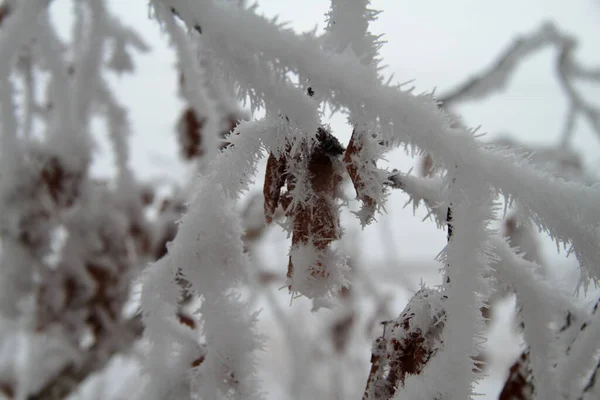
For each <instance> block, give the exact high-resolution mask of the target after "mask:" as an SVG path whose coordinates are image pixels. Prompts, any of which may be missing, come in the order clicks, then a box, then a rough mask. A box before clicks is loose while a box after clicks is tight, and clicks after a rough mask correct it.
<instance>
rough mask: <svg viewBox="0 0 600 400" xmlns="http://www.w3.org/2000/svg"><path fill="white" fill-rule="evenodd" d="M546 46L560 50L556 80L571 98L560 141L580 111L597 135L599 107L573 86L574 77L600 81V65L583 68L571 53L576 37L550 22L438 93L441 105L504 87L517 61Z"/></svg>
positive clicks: (567, 132)
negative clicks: (491, 62) (489, 65)
mask: <svg viewBox="0 0 600 400" xmlns="http://www.w3.org/2000/svg"><path fill="white" fill-rule="evenodd" d="M547 46H552V47H555V48H557V49H558V51H559V55H558V58H557V60H556V70H557V75H558V80H559V82H560V84H561V87H562V88H563V90H564V92H565V94H566V95H567V97H568V99H569V102H570V111H569V117H568V123H567V124H566V126H565V130H564V132H563V139H562V142H563V144H566V143H568V140H569V138H570V135H571V131H572V128H573V120H574V118H575V116H576V115H577V114H581V115H583V116H584V117H585V118H586V119H587V120H588V121H589V123H590V125H591V126H592V128H593V129H594V130H595V132H596V133H597V134H598V135H599V136H600V108H599V107H597V106H593V105H591V104H589V103H588V102H587V101H586V100H585V99H583V97H582V96H581V95H580V94H579V93H578V92H577V90H576V89H575V81H576V80H577V79H579V80H587V81H593V82H597V83H600V68H586V67H584V66H582V65H580V64H579V63H578V62H577V61H576V60H575V58H574V56H573V53H574V50H575V48H576V46H577V41H576V39H575V38H573V37H572V36H569V35H567V34H565V33H563V32H561V31H560V30H558V29H557V28H556V26H554V24H552V23H545V24H543V25H542V26H541V28H539V29H538V30H537V31H535V32H533V33H531V34H530V35H527V36H522V37H519V38H517V39H516V40H515V41H514V42H513V44H512V45H511V46H509V47H508V48H507V49H506V50H505V51H504V52H503V53H502V54H501V55H500V56H499V57H498V59H497V60H496V61H495V62H494V63H493V64H492V66H491V67H490V68H488V69H487V70H485V71H484V72H482V73H480V74H479V75H476V76H474V77H472V78H470V79H469V80H468V81H466V82H464V83H462V84H459V85H457V87H455V88H454V89H452V90H450V91H448V92H447V93H444V94H442V95H441V96H439V98H438V101H439V102H440V105H441V106H442V107H444V108H449V107H452V106H455V105H457V104H459V103H462V102H465V101H470V100H478V99H482V98H484V97H486V96H489V95H491V94H492V93H494V92H498V91H501V90H503V89H504V88H505V87H506V86H507V84H508V81H509V79H510V77H511V75H512V74H513V73H514V71H515V69H516V68H517V67H518V66H519V64H520V63H521V62H523V61H524V60H525V59H526V58H527V57H528V56H530V55H531V54H533V53H535V52H536V51H538V50H541V49H543V48H545V47H547Z"/></svg>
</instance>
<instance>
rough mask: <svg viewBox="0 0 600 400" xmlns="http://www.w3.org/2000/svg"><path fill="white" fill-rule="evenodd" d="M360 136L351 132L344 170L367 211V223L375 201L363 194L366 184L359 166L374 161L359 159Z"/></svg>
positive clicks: (357, 132) (355, 130)
mask: <svg viewBox="0 0 600 400" xmlns="http://www.w3.org/2000/svg"><path fill="white" fill-rule="evenodd" d="M361 141H362V134H361V132H360V131H358V130H357V129H356V128H355V129H354V130H353V131H352V137H351V138H350V143H348V148H347V149H346V153H345V154H344V164H345V165H346V170H347V171H348V175H350V179H351V180H352V184H353V185H354V189H355V190H356V196H357V197H358V199H359V200H360V201H362V203H363V205H364V208H365V210H366V211H367V219H366V220H367V221H371V220H372V218H373V215H374V214H375V206H376V203H375V199H373V198H372V197H371V196H369V195H367V194H366V193H365V189H366V184H365V178H364V177H363V176H362V175H361V173H360V164H359V163H364V162H369V161H370V162H373V163H374V160H362V159H361V157H360V153H361V151H362V149H363V144H362V143H361Z"/></svg>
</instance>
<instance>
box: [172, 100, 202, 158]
mask: <svg viewBox="0 0 600 400" xmlns="http://www.w3.org/2000/svg"><path fill="white" fill-rule="evenodd" d="M204 123H205V121H204V119H199V118H198V117H197V116H196V113H195V112H194V110H193V109H192V108H191V107H188V108H186V109H185V110H184V111H183V113H182V114H181V116H180V117H179V122H178V124H177V128H178V129H177V130H178V133H179V145H180V146H181V154H182V155H183V157H184V158H185V159H187V160H191V159H194V158H196V157H200V156H202V154H203V151H202V148H201V146H202V128H203V126H204Z"/></svg>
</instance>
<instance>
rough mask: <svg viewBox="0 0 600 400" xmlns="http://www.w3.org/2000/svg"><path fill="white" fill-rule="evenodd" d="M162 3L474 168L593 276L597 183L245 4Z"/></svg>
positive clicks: (448, 159) (404, 136) (210, 33)
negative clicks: (454, 115)
mask: <svg viewBox="0 0 600 400" xmlns="http://www.w3.org/2000/svg"><path fill="white" fill-rule="evenodd" d="M162 2H163V3H164V4H167V5H168V6H170V7H174V8H175V9H177V10H178V14H179V15H181V16H182V18H183V19H184V20H185V21H186V23H187V24H188V26H189V27H190V28H192V27H193V26H195V25H200V26H202V32H203V36H206V38H207V40H209V41H210V40H218V41H219V43H221V44H222V45H223V46H222V47H228V46H230V47H231V48H236V49H245V51H247V52H252V53H253V54H261V57H264V58H265V59H277V60H278V61H279V64H283V65H285V66H286V67H287V70H288V71H291V72H295V73H297V74H298V76H299V77H301V78H302V79H305V80H307V81H310V82H311V85H313V86H314V88H315V90H316V91H321V92H323V93H326V94H327V97H326V101H327V102H328V103H330V104H331V105H332V106H333V107H341V106H343V107H346V108H348V109H352V108H353V107H358V105H359V104H363V107H364V108H365V109H366V110H368V113H369V115H370V118H371V119H378V121H379V124H380V129H381V134H382V138H383V139H384V140H387V141H389V142H391V143H405V144H407V145H411V146H416V147H419V148H420V149H422V150H423V151H425V152H427V153H430V154H432V155H434V156H435V159H436V160H437V161H439V162H440V163H441V164H442V165H444V166H446V167H448V166H450V167H453V166H454V165H456V163H459V164H460V165H461V166H463V167H464V168H465V169H473V170H475V171H477V174H478V175H479V176H480V179H482V180H483V181H485V182H487V183H489V184H490V185H492V186H493V187H495V188H496V189H498V190H500V191H501V192H502V194H503V195H504V196H505V197H510V198H515V199H519V200H520V202H521V204H523V205H524V207H525V208H526V209H527V210H528V211H529V212H530V215H531V216H532V218H533V220H534V221H535V222H536V224H537V225H538V226H539V227H541V228H543V229H545V230H547V231H548V233H549V234H550V235H551V236H552V237H553V238H554V239H555V240H556V241H557V242H560V243H565V244H567V243H569V244H571V245H572V246H573V251H574V253H575V254H576V255H577V257H578V259H579V260H580V262H581V264H582V270H583V271H584V273H585V274H587V276H585V277H584V278H583V281H582V283H583V284H584V285H586V284H587V282H588V281H589V279H592V280H594V281H596V280H598V279H599V278H600V269H599V268H598V267H597V266H598V265H600V260H599V259H598V257H600V256H599V254H600V245H598V240H597V229H598V226H599V224H600V210H598V207H597V204H599V201H600V190H598V189H597V188H592V187H585V186H582V185H579V184H575V183H565V182H561V181H558V180H556V179H551V178H550V177H549V176H548V175H547V174H546V173H544V172H541V171H538V170H536V169H534V168H532V167H531V166H530V165H529V163H528V162H527V161H526V160H522V159H519V158H515V157H514V156H513V155H512V153H507V152H501V151H490V150H489V149H485V148H483V147H482V146H479V145H478V144H477V142H476V141H475V140H474V138H473V133H472V132H469V131H467V130H465V129H464V128H462V127H460V126H454V127H451V121H450V120H449V119H448V117H447V116H446V115H444V114H443V113H442V112H441V111H440V110H439V108H438V104H437V103H436V102H435V101H434V100H433V99H432V97H431V96H429V95H421V96H414V95H413V94H412V93H410V92H403V91H401V90H399V88H397V87H390V86H386V85H384V84H383V83H382V82H381V79H380V78H379V77H378V75H377V73H376V71H374V70H373V69H372V68H368V67H366V66H363V65H361V64H360V63H359V62H358V61H357V60H356V59H355V58H352V57H348V56H347V55H343V54H340V55H335V54H333V55H331V54H328V55H325V54H324V53H323V51H322V50H321V47H320V43H319V41H318V40H317V38H315V37H313V36H310V35H303V36H297V35H296V34H294V33H293V32H291V31H289V30H282V29H281V27H280V26H278V25H275V24H273V23H271V22H270V21H268V20H266V19H265V18H262V17H260V16H258V15H256V14H254V12H253V10H252V9H243V8H232V7H224V6H220V5H217V4H215V3H214V2H212V1H208V0H207V1H202V2H201V3H197V4H194V5H192V4H190V3H189V2H188V1H184V0H162ZM210 37H212V38H213V39H208V38H210ZM240 51H241V50H240ZM309 132H310V131H309Z"/></svg>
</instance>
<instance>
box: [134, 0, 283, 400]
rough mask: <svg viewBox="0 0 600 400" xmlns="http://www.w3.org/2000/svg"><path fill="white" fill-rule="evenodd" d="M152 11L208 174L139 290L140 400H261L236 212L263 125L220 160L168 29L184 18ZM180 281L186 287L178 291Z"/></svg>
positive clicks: (213, 120) (200, 90)
mask: <svg viewBox="0 0 600 400" xmlns="http://www.w3.org/2000/svg"><path fill="white" fill-rule="evenodd" d="M153 5H154V10H155V13H156V16H157V18H158V19H159V20H160V21H161V22H162V23H163V26H164V27H165V28H166V32H167V33H168V34H169V36H170V38H171V39H172V43H173V45H174V47H175V49H176V53H177V55H178V57H179V62H180V68H181V71H182V79H183V80H184V81H185V82H186V83H185V84H184V87H183V95H184V98H185V99H186V100H187V101H188V102H189V103H190V104H191V105H192V108H193V111H194V112H195V113H196V116H197V117H198V118H201V119H202V120H203V136H202V139H203V150H204V153H203V162H204V163H205V168H203V169H202V170H203V172H202V174H201V175H200V176H198V177H197V178H196V179H195V181H194V182H193V183H192V185H191V199H190V201H189V203H188V204H187V212H186V213H185V214H184V215H183V217H182V218H181V220H180V222H179V224H178V229H177V234H176V236H175V237H174V238H173V240H172V241H171V242H170V243H169V244H168V245H167V253H166V254H165V255H164V257H163V258H162V259H161V260H160V261H159V262H158V263H156V264H154V265H151V266H150V267H149V268H148V270H147V271H146V273H145V277H144V279H143V282H142V285H143V286H142V297H141V306H142V310H143V319H144V322H145V324H146V330H145V334H144V336H145V339H146V340H147V342H148V345H149V346H148V347H147V352H146V360H147V362H146V365H145V372H146V376H147V384H146V385H145V387H144V388H143V389H142V390H141V391H140V392H139V393H138V396H139V398H149V397H150V398H156V399H162V398H179V396H185V397H188V396H201V397H202V398H211V399H218V398H238V399H253V398H260V397H261V394H260V392H259V389H258V382H257V380H256V377H255V373H256V371H255V367H254V364H255V354H254V353H255V351H256V350H257V349H259V348H260V347H261V338H260V337H259V336H258V335H257V333H256V331H255V329H256V327H255V325H256V314H255V313H253V312H251V311H250V309H249V306H248V305H247V304H246V303H245V301H244V300H242V299H241V297H240V294H239V288H240V285H241V284H243V283H245V282H246V281H247V274H248V269H249V267H248V259H247V255H246V254H245V251H244V245H243V242H242V234H243V231H242V227H241V221H240V219H239V216H238V213H237V210H236V207H235V206H236V201H237V199H238V197H239V195H240V194H241V193H243V192H244V191H246V190H247V188H248V185H249V183H250V179H251V177H252V176H253V174H254V171H255V169H256V163H257V161H258V159H259V158H260V150H261V148H262V144H261V141H260V139H259V137H260V135H265V134H267V135H268V132H269V130H270V129H272V128H271V126H270V124H269V121H255V122H249V123H241V124H240V125H238V126H237V127H236V129H235V130H234V131H233V132H232V133H231V135H230V137H229V139H228V141H229V145H228V147H227V148H225V149H224V150H223V151H222V152H219V150H218V147H219V143H218V141H217V134H218V127H219V118H220V115H219V112H218V110H217V108H216V105H215V104H214V103H213V102H212V101H211V100H209V93H210V91H211V90H213V91H214V87H213V88H212V89H210V88H209V87H208V86H207V85H206V83H207V82H206V76H205V73H204V71H203V70H202V68H201V65H200V63H199V62H198V61H197V58H196V51H192V48H191V46H190V43H189V40H188V39H187V38H186V36H185V34H184V32H183V31H182V30H181V27H180V26H179V25H178V24H177V23H176V21H175V16H176V15H183V14H181V10H176V9H170V8H167V7H165V6H164V5H163V4H160V2H154V4H153ZM209 45H210V40H209V39H207V40H206V41H205V40H201V41H199V42H198V43H197V46H198V48H201V47H202V46H209ZM211 49H212V48H211ZM213 50H214V49H213ZM207 52H208V51H207ZM181 282H185V284H184V285H183V286H180V285H181ZM184 290H185V292H187V293H190V294H192V295H193V296H195V297H197V298H198V300H199V301H200V305H199V306H195V307H194V308H193V313H194V314H195V315H196V316H194V317H193V318H192V317H186V319H182V316H181V314H180V311H178V309H180V307H181V306H180V304H179V303H180V297H181V295H182V294H183V292H184ZM178 319H179V321H178ZM182 321H186V323H185V325H189V326H190V327H191V328H192V329H191V331H190V330H188V329H187V327H184V326H182V325H181V324H180V323H179V322H182ZM197 327H199V328H200V329H196V328H197ZM174 344H176V345H174ZM165 359H167V360H168V359H171V360H172V362H170V365H169V373H168V374H165V373H164V372H163V371H164V360H165Z"/></svg>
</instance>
